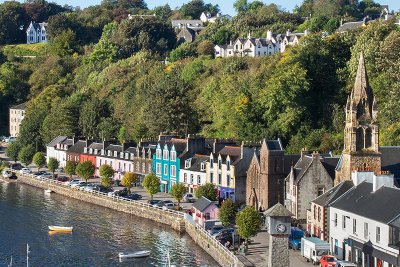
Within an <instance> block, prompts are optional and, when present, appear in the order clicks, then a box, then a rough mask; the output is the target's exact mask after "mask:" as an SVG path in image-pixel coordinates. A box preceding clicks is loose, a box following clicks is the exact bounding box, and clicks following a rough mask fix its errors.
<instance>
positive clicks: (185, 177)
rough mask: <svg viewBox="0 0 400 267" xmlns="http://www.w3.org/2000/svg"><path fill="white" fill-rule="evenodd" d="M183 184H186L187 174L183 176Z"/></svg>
mask: <svg viewBox="0 0 400 267" xmlns="http://www.w3.org/2000/svg"><path fill="white" fill-rule="evenodd" d="M183 182H184V183H185V184H187V173H184V174H183Z"/></svg>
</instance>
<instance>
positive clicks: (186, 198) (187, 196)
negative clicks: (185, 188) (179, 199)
mask: <svg viewBox="0 0 400 267" xmlns="http://www.w3.org/2000/svg"><path fill="white" fill-rule="evenodd" d="M183 200H184V201H186V202H190V203H192V202H195V201H196V198H195V197H194V196H193V194H191V193H186V194H185V195H184V196H183Z"/></svg>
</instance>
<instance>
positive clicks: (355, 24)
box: [336, 21, 364, 32]
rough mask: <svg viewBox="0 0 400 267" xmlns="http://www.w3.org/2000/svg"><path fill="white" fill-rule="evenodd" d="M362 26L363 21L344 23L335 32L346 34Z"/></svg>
mask: <svg viewBox="0 0 400 267" xmlns="http://www.w3.org/2000/svg"><path fill="white" fill-rule="evenodd" d="M363 25H364V21H355V22H346V23H343V24H342V25H341V26H340V27H339V28H338V29H337V30H336V32H346V31H352V30H356V29H358V28H360V27H362V26H363Z"/></svg>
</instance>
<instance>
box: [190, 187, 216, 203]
mask: <svg viewBox="0 0 400 267" xmlns="http://www.w3.org/2000/svg"><path fill="white" fill-rule="evenodd" d="M195 195H196V198H201V197H205V198H207V199H208V200H211V201H216V200H217V189H216V188H215V185H214V184H212V183H206V184H204V185H201V186H199V188H197V190H196V193H195Z"/></svg>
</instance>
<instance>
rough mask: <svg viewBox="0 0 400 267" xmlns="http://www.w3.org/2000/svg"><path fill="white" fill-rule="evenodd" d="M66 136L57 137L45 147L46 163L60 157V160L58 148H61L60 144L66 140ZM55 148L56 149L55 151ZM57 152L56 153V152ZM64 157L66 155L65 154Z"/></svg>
mask: <svg viewBox="0 0 400 267" xmlns="http://www.w3.org/2000/svg"><path fill="white" fill-rule="evenodd" d="M67 138H68V137H67V136H57V137H56V138H54V139H53V140H52V141H51V142H50V143H48V144H47V145H46V162H47V163H49V159H50V158H56V159H59V158H60V157H61V158H62V155H60V152H59V151H58V150H59V147H60V146H61V143H62V142H64V141H65V140H67ZM56 148H57V149H56ZM56 150H57V151H56ZM65 157H66V154H65Z"/></svg>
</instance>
